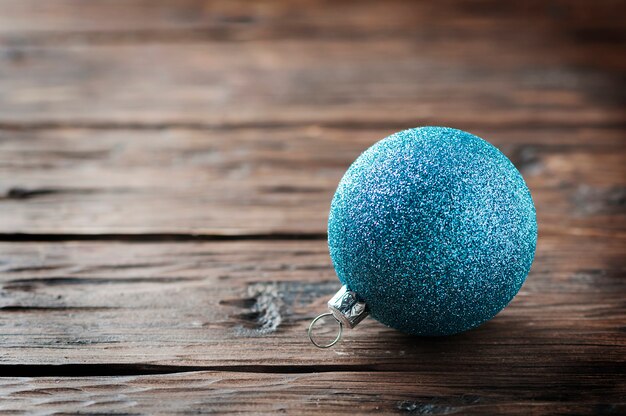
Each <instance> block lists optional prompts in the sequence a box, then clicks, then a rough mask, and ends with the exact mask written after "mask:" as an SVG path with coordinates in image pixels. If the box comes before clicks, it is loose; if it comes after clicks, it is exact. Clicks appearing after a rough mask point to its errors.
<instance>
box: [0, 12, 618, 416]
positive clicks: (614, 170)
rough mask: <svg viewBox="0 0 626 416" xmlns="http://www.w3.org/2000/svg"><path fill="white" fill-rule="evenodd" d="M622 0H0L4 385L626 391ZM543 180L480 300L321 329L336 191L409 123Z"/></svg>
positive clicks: (219, 398) (161, 399)
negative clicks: (530, 229) (531, 250)
mask: <svg viewBox="0 0 626 416" xmlns="http://www.w3.org/2000/svg"><path fill="white" fill-rule="evenodd" d="M625 18H626V7H625V5H624V3H623V2H620V1H594V2H583V1H564V0H561V1H552V2H546V1H536V0H532V1H525V2H516V3H513V2H498V1H493V0H492V1H486V0H483V1H471V2H462V1H452V0H445V1H437V2H410V1H395V0H394V1H385V2H377V1H345V2H343V1H342V2H336V1H312V0H311V1H309V0H306V1H295V2H282V1H258V2H245V1H226V0H223V1H214V2H207V1H200V0H172V1H165V0H156V1H142V0H101V1H80V0H47V1H37V0H0V413H2V414H71V413H86V414H103V413H107V414H110V413H113V414H159V413H160V414H192V413H193V414H196V413H253V414H276V413H288V414H340V413H353V414H368V413H383V414H387V413H408V414H515V415H528V414H625V413H626V303H625V300H626V134H625V133H624V129H625V127H626V105H625V103H626V93H625V91H626V90H625V86H626V83H625V82H624V77H623V74H624V71H626V55H625V54H624V51H625V50H626V49H625V46H626V26H625V25H624V19H625ZM428 124H436V125H450V126H453V127H457V128H461V129H465V130H469V131H471V132H472V133H475V134H477V135H479V136H481V137H484V138H486V139H487V140H489V141H490V142H492V143H493V144H495V145H496V146H498V147H499V148H500V149H501V150H502V151H503V152H504V153H505V154H506V155H507V156H509V158H510V159H511V160H512V161H513V162H514V163H515V164H516V166H517V167H518V168H519V169H520V170H521V172H522V173H523V175H524V177H525V179H526V181H527V183H528V185H529V187H530V189H531V192H532V195H533V198H534V201H535V204H536V206H537V212H538V221H539V241H538V248H537V256H536V259H535V263H534V265H533V268H532V271H531V273H530V276H529V278H528V280H527V282H526V284H525V285H524V286H523V288H522V290H521V291H520V293H519V295H518V296H517V297H516V298H515V299H514V300H513V302H512V303H511V304H510V305H509V307H507V308H506V309H505V310H504V311H503V312H502V313H500V314H499V315H498V316H497V317H496V318H495V319H493V320H492V321H490V322H488V323H487V324H485V325H483V326H481V327H480V328H478V329H476V330H473V331H470V332H468V333H465V334H460V335H457V336H453V337H446V338H434V339H428V338H426V339H424V338H414V337H408V336H405V335H403V334H400V333H398V332H396V331H393V330H391V329H388V328H385V327H383V326H382V325H380V324H378V323H377V322H375V321H373V320H368V321H366V322H364V323H363V324H361V325H360V326H359V327H358V328H357V329H356V330H354V331H350V332H347V333H346V334H345V336H344V341H343V342H342V343H341V344H339V345H337V346H336V347H335V348H333V349H330V350H317V349H315V348H313V347H312V346H311V345H310V344H309V342H308V339H307V338H306V333H305V332H306V327H307V325H308V323H309V321H310V320H311V318H313V317H314V316H315V315H317V314H318V313H320V312H322V311H323V310H324V308H325V307H324V305H325V302H326V300H327V298H328V297H329V295H331V294H332V293H333V292H334V291H335V290H336V289H338V281H337V279H336V277H335V275H334V271H333V269H332V265H331V263H330V259H329V257H328V252H327V247H326V242H325V238H326V234H325V233H326V216H327V211H328V206H329V203H330V198H331V197H332V194H333V191H334V188H335V186H336V184H337V182H338V180H339V179H340V177H341V175H342V174H343V172H344V171H345V169H346V168H347V167H348V166H349V164H350V162H351V161H352V160H353V159H354V158H355V157H357V156H358V154H359V153H360V152H361V151H363V150H364V149H365V148H367V147H368V146H370V145H371V144H372V143H374V142H375V141H376V140H378V139H380V138H382V137H384V136H386V135H388V134H389V133H392V132H394V131H397V130H401V129H403V128H408V127H414V126H418V125H428Z"/></svg>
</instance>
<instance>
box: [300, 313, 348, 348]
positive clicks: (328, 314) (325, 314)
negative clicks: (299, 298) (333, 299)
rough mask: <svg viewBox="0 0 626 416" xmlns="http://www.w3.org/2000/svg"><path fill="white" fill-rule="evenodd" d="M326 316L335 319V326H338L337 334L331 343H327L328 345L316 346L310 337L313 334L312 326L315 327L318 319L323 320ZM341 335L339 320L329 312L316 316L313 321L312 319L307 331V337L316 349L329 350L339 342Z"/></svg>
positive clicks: (341, 327)
mask: <svg viewBox="0 0 626 416" xmlns="http://www.w3.org/2000/svg"><path fill="white" fill-rule="evenodd" d="M327 316H332V317H333V318H334V319H335V321H336V322H337V324H339V332H338V333H337V337H336V338H335V339H334V340H333V341H331V342H330V343H328V344H318V343H317V342H315V340H314V339H313V335H312V333H313V326H314V325H315V323H316V322H317V321H319V320H320V319H322V318H325V317H327ZM342 333H343V324H342V323H341V321H340V320H338V319H337V318H335V316H334V315H333V314H332V313H330V312H326V313H323V314H321V315H319V316H317V317H316V318H315V319H313V320H312V321H311V323H310V324H309V330H308V331H307V334H308V335H309V339H310V340H311V342H312V343H313V345H315V346H316V347H317V348H330V347H332V346H333V345H335V344H336V343H338V342H339V340H340V339H341V334H342Z"/></svg>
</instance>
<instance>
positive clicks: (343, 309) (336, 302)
mask: <svg viewBox="0 0 626 416" xmlns="http://www.w3.org/2000/svg"><path fill="white" fill-rule="evenodd" d="M328 309H329V310H330V313H332V314H333V316H334V317H335V319H336V320H337V321H339V322H341V323H342V324H343V325H345V326H347V327H348V328H350V329H352V328H354V327H355V326H357V325H358V324H359V322H361V321H362V320H363V319H365V318H366V317H367V315H369V310H368V308H367V304H366V303H365V302H364V301H363V300H361V299H360V298H359V296H358V295H357V294H356V292H354V291H352V290H350V289H348V286H346V285H343V286H341V289H339V291H338V292H337V293H335V296H333V297H332V298H331V299H330V300H329V301H328Z"/></svg>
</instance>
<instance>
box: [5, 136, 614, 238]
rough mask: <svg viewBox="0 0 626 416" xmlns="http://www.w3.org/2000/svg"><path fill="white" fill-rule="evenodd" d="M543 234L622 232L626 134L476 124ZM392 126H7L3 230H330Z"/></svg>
mask: <svg viewBox="0 0 626 416" xmlns="http://www.w3.org/2000/svg"><path fill="white" fill-rule="evenodd" d="M473 131H474V132H475V133H476V134H479V135H481V136H483V137H487V138H489V140H490V141H491V142H492V143H494V144H495V145H496V146H498V147H500V148H501V149H502V150H503V151H504V152H505V154H507V155H508V156H509V157H510V158H511V159H512V160H513V162H514V163H515V164H516V165H517V167H518V168H519V169H521V171H522V173H523V174H524V175H525V179H526V181H527V183H528V185H529V187H530V189H531V192H532V195H533V198H534V200H535V204H536V206H537V212H538V217H539V223H540V228H542V229H543V230H544V231H545V232H552V233H561V234H567V235H569V234H576V233H591V234H594V233H595V234H610V235H616V236H618V235H620V236H625V233H626V230H625V228H624V226H625V224H626V221H625V220H624V219H625V216H626V213H625V211H624V209H623V208H624V195H625V194H626V164H624V157H625V155H626V152H624V148H623V142H624V140H623V132H622V130H621V129H598V128H595V129H594V128H589V129H570V130H565V129H561V130H559V131H558V132H555V131H554V130H541V129H539V130H537V129H513V128H508V129H476V130H473ZM391 132H392V131H391V130H388V129H385V130H381V129H366V130H362V129H331V128H319V127H318V128H284V129H278V128H274V129H229V130H227V131H196V130H189V129H165V130H149V131H143V130H140V131H136V130H117V129H115V130H112V131H111V130H100V129H95V130H94V129H52V130H49V129H44V130H34V131H30V130H29V131H5V132H0V195H3V196H4V197H3V198H0V232H1V233H3V234H6V235H7V236H10V235H15V234H17V233H26V234H37V235H40V234H57V235H63V234H69V235H79V236H88V235H99V234H122V235H131V236H141V235H145V234H173V235H179V234H193V235H200V236H202V235H204V236H237V235H239V236H250V235H275V236H281V235H282V236H285V235H302V236H305V237H306V236H309V237H310V236H318V237H319V238H324V233H325V232H326V220H327V215H328V207H329V206H330V201H331V198H332V195H333V193H334V190H335V188H336V186H337V183H338V182H339V179H340V178H341V176H342V175H343V173H344V172H345V170H346V169H347V167H348V166H349V164H350V163H351V162H352V160H354V159H355V158H356V157H357V156H358V155H359V153H360V152H361V151H363V150H364V149H366V148H367V147H369V146H370V145H371V144H372V143H374V142H375V141H376V140H378V139H379V138H381V137H384V136H386V135H388V134H390V133H391Z"/></svg>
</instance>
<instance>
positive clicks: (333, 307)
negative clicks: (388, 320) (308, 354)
mask: <svg viewBox="0 0 626 416" xmlns="http://www.w3.org/2000/svg"><path fill="white" fill-rule="evenodd" d="M328 310H329V311H330V312H326V313H323V314H321V315H319V316H317V317H316V318H315V319H313V321H311V324H310V325H309V330H308V335H309V339H310V340H311V342H312V343H313V345H315V346H316V347H319V348H329V347H332V346H333V345H335V344H336V343H337V342H339V340H340V339H341V334H342V333H343V327H344V326H347V327H348V328H350V329H352V328H354V327H355V326H357V325H358V324H359V322H361V321H362V320H363V319H365V318H366V317H367V315H369V308H368V307H367V304H366V303H365V302H364V301H363V300H362V299H361V298H360V297H359V295H357V293H356V292H354V291H352V290H350V289H348V286H346V285H343V286H342V287H341V289H339V291H338V292H337V293H335V295H334V296H333V297H332V298H331V299H330V300H329V301H328ZM330 315H332V317H333V318H335V320H336V321H337V324H339V331H338V332H337V337H336V338H335V339H334V340H333V341H332V342H330V343H328V344H318V343H317V342H315V340H314V339H313V335H312V332H313V326H314V325H315V323H316V322H317V321H319V320H320V319H322V318H324V317H325V316H330Z"/></svg>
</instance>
